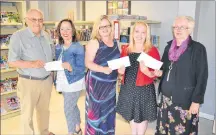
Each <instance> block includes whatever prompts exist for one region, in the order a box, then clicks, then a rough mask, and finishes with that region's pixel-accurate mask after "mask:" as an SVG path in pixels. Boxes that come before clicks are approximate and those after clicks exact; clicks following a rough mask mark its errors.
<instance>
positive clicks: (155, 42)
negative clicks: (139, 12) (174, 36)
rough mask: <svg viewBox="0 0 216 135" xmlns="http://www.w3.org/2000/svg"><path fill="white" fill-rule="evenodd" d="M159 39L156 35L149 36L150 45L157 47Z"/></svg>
mask: <svg viewBox="0 0 216 135" xmlns="http://www.w3.org/2000/svg"><path fill="white" fill-rule="evenodd" d="M159 39H160V37H159V36H156V35H151V43H152V45H154V46H155V47H157V48H158V47H159Z"/></svg>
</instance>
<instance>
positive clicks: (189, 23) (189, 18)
mask: <svg viewBox="0 0 216 135" xmlns="http://www.w3.org/2000/svg"><path fill="white" fill-rule="evenodd" d="M179 19H185V20H187V21H188V28H189V30H190V33H192V31H193V29H194V26H195V21H194V19H193V17H191V16H177V17H176V18H175V21H174V22H173V26H174V25H175V22H176V21H177V20H179Z"/></svg>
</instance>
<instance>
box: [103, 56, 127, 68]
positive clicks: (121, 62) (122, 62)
mask: <svg viewBox="0 0 216 135" xmlns="http://www.w3.org/2000/svg"><path fill="white" fill-rule="evenodd" d="M107 63H108V66H109V68H111V69H112V70H115V69H119V68H121V67H122V66H124V67H128V66H130V60H129V57H128V56H126V57H122V58H119V59H115V60H110V61H107Z"/></svg>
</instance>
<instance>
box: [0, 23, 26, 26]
mask: <svg viewBox="0 0 216 135" xmlns="http://www.w3.org/2000/svg"><path fill="white" fill-rule="evenodd" d="M22 25H23V24H22V23H1V26H22Z"/></svg>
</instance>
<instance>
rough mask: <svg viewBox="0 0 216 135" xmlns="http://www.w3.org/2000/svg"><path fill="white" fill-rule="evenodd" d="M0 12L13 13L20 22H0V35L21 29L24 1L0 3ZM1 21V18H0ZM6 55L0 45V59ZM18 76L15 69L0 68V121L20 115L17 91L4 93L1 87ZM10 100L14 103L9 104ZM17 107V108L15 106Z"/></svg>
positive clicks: (24, 12)
mask: <svg viewBox="0 0 216 135" xmlns="http://www.w3.org/2000/svg"><path fill="white" fill-rule="evenodd" d="M1 12H15V13H18V15H19V20H20V22H9V21H4V20H1V23H0V25H1V30H0V32H1V35H12V34H13V33H14V32H16V31H17V30H19V29H21V28H23V26H24V25H23V23H22V21H23V19H24V15H25V14H26V2H25V1H1ZM1 19H2V18H1ZM6 55H8V46H6V45H4V46H2V45H1V58H2V56H6ZM17 77H18V74H17V72H16V69H15V68H7V67H5V68H2V67H1V119H7V118H10V117H13V116H17V115H19V114H20V108H19V107H20V104H19V98H18V97H17V90H16V89H14V88H13V89H11V90H8V91H6V90H5V88H4V87H3V85H2V84H3V82H4V81H5V80H6V79H8V78H17ZM12 98H14V99H15V103H12V102H9V100H10V99H11V101H12ZM16 105H17V106H16Z"/></svg>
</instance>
